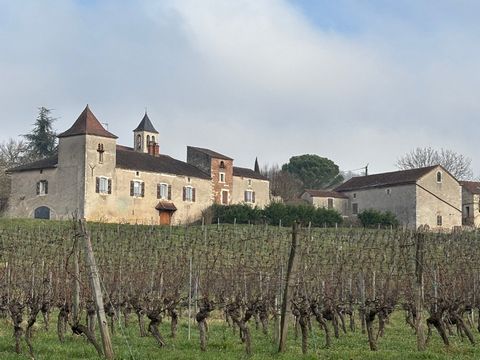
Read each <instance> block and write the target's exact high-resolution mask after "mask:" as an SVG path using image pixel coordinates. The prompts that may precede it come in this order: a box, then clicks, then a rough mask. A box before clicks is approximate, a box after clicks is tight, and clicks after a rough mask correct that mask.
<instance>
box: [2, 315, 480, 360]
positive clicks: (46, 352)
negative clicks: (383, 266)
mask: <svg viewBox="0 0 480 360" xmlns="http://www.w3.org/2000/svg"><path fill="white" fill-rule="evenodd" d="M133 320H134V319H133V317H132V324H131V325H130V326H129V327H128V328H127V329H123V330H124V332H123V333H122V331H121V329H120V328H119V327H118V326H117V328H116V329H115V331H116V334H115V336H114V350H115V352H116V356H117V358H118V359H160V358H161V359H244V358H247V356H246V355H245V352H244V347H243V344H242V343H241V342H240V340H239V339H238V336H236V335H233V333H232V330H231V329H230V328H228V327H226V326H224V323H223V322H222V321H221V320H215V319H212V320H211V321H210V330H209V334H208V337H209V339H208V349H207V351H206V352H205V353H202V352H201V351H200V350H199V343H198V331H197V329H196V328H195V327H194V324H192V332H191V334H192V336H191V340H190V341H188V337H187V335H188V326H187V323H186V322H185V321H183V322H182V323H181V326H180V327H179V331H178V336H177V338H176V339H171V338H169V337H168V336H166V334H169V323H168V321H166V322H165V323H164V324H163V326H162V331H163V332H162V334H164V336H165V340H166V342H167V344H168V345H167V346H166V347H164V348H159V347H158V346H157V345H156V343H155V341H154V339H153V338H152V337H144V338H140V337H139V336H138V328H137V326H136V324H135V323H134V322H133ZM167 320H168V319H167ZM183 320H185V319H183ZM0 324H1V326H0V359H29V358H30V357H29V356H28V352H27V347H26V344H25V343H22V346H23V355H17V354H16V353H15V352H14V339H13V336H12V332H13V331H12V328H11V326H10V324H9V322H8V320H5V319H2V320H1V322H0ZM42 325H43V324H42V322H41V321H40V322H39V324H38V326H39V327H42ZM52 325H55V324H52ZM250 327H252V328H254V324H250ZM252 330H253V331H252V335H253V337H252V339H253V353H254V355H252V356H251V357H249V358H250V359H285V360H287V359H318V358H321V359H478V358H480V349H478V348H476V347H473V346H471V345H470V344H469V343H468V342H467V341H462V340H461V339H460V338H459V337H451V346H450V348H448V349H446V348H445V347H444V346H443V344H442V343H441V342H440V340H439V337H438V335H437V334H436V333H434V335H433V337H432V339H431V341H430V343H429V345H428V350H427V351H426V352H424V353H419V352H417V351H416V350H415V347H416V343H415V336H414V334H413V333H412V331H411V330H410V329H409V328H407V326H406V325H405V324H404V321H403V313H402V312H401V311H397V312H395V313H394V314H393V316H392V319H391V323H390V324H389V325H388V326H387V331H386V333H385V336H384V337H383V338H382V339H380V340H379V350H378V351H377V352H371V351H370V350H369V349H368V343H367V337H366V335H363V334H362V333H361V331H357V332H355V333H347V334H346V335H345V334H343V335H341V337H340V338H339V339H335V338H334V339H332V340H333V341H332V347H331V348H330V349H325V348H323V344H324V337H323V333H322V332H321V331H320V330H319V329H318V327H315V328H314V334H313V335H312V337H311V339H310V343H309V354H308V355H306V356H304V355H302V354H301V344H300V338H299V339H297V340H294V335H293V331H292V329H290V330H291V334H290V337H289V344H288V351H287V353H286V354H284V355H278V354H277V353H276V346H275V344H274V343H273V341H272V336H270V335H268V336H265V335H263V334H262V333H261V332H260V331H257V330H255V329H252ZM477 338H478V336H477ZM34 349H35V355H36V358H37V359H52V360H55V359H97V358H98V356H97V354H96V352H95V350H94V349H93V347H92V346H91V345H90V344H88V343H87V342H86V340H85V339H84V338H82V337H78V336H74V335H71V333H69V334H68V336H66V339H65V342H64V343H63V344H61V343H60V342H59V341H58V339H57V336H56V332H55V329H54V326H52V327H51V329H50V331H49V332H48V333H46V332H45V331H44V330H43V329H40V328H38V329H37V331H36V334H35V338H34Z"/></svg>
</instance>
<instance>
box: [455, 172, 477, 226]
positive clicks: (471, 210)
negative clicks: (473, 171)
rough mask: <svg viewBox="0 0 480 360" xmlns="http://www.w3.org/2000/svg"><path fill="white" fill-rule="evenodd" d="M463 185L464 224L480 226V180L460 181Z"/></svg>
mask: <svg viewBox="0 0 480 360" xmlns="http://www.w3.org/2000/svg"><path fill="white" fill-rule="evenodd" d="M460 185H461V186H462V209H463V225H468V226H475V227H478V226H480V182H478V181H460Z"/></svg>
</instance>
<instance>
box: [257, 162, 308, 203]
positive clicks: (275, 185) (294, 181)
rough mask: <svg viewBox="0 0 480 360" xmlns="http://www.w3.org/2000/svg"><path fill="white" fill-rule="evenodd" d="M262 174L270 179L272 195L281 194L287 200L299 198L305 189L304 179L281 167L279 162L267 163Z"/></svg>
mask: <svg viewBox="0 0 480 360" xmlns="http://www.w3.org/2000/svg"><path fill="white" fill-rule="evenodd" d="M262 174H263V175H265V176H266V177H267V178H268V179H269V180H270V191H271V193H272V195H273V196H280V197H281V198H282V199H283V200H285V201H288V200H293V199H296V198H298V196H299V195H300V193H301V192H302V190H303V183H302V181H301V180H300V179H299V178H298V177H296V176H295V175H293V174H291V173H289V172H287V171H283V170H282V169H280V167H279V166H278V165H277V164H274V165H271V166H268V165H265V166H264V167H263V169H262Z"/></svg>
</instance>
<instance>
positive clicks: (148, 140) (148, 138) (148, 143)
mask: <svg viewBox="0 0 480 360" xmlns="http://www.w3.org/2000/svg"><path fill="white" fill-rule="evenodd" d="M147 145H150V135H147Z"/></svg>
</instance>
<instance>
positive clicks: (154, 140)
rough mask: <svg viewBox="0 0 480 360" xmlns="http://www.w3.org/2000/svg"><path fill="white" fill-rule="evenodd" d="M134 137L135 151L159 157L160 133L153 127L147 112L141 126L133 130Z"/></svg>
mask: <svg viewBox="0 0 480 360" xmlns="http://www.w3.org/2000/svg"><path fill="white" fill-rule="evenodd" d="M133 136H134V142H133V143H134V149H135V151H137V152H143V153H147V154H151V155H158V153H159V146H158V131H157V130H156V129H155V127H154V126H153V124H152V122H151V121H150V118H149V117H148V114H147V112H146V111H145V115H144V116H143V119H142V121H140V124H138V126H137V128H136V129H135V130H133Z"/></svg>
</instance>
